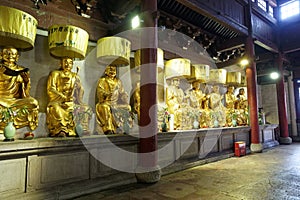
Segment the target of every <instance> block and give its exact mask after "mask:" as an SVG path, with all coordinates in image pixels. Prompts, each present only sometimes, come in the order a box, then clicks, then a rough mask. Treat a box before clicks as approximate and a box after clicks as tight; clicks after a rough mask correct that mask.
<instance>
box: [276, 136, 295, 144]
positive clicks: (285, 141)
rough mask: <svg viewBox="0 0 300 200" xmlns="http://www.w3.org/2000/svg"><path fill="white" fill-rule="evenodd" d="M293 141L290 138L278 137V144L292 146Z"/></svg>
mask: <svg viewBox="0 0 300 200" xmlns="http://www.w3.org/2000/svg"><path fill="white" fill-rule="evenodd" d="M292 142H293V140H292V138H290V137H280V138H279V143H280V144H292Z"/></svg>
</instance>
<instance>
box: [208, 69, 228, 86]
mask: <svg viewBox="0 0 300 200" xmlns="http://www.w3.org/2000/svg"><path fill="white" fill-rule="evenodd" d="M226 74H227V71H226V69H211V70H210V71H209V81H208V82H209V83H219V84H225V83H226Z"/></svg>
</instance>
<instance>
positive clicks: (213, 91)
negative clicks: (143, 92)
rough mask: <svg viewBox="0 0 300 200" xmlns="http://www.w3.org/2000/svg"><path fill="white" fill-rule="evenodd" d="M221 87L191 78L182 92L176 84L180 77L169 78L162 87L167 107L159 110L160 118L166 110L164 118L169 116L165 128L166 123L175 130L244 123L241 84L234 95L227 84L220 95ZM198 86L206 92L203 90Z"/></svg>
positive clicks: (245, 116)
mask: <svg viewBox="0 0 300 200" xmlns="http://www.w3.org/2000/svg"><path fill="white" fill-rule="evenodd" d="M201 85H202V87H201ZM221 87H222V88H224V87H225V86H224V85H221V84H206V83H201V81H199V80H194V81H192V88H191V89H188V90H187V91H185V92H184V91H183V89H181V88H180V79H179V78H172V79H171V85H170V86H169V87H168V88H167V89H166V105H167V108H166V109H165V110H163V112H162V113H160V118H162V120H161V121H163V122H164V121H166V120H165V119H164V117H166V114H167V118H168V119H169V120H168V121H170V118H172V120H171V123H172V124H170V123H169V127H168V128H169V130H170V127H172V128H171V129H175V130H188V129H192V128H213V127H234V126H245V125H247V124H248V101H247V98H246V95H245V89H244V88H243V87H241V88H240V89H239V92H238V94H237V95H235V94H234V90H235V87H234V86H233V85H229V86H227V87H226V88H227V91H226V93H225V94H224V95H222V94H221V93H220V89H221ZM201 88H204V89H203V90H204V91H208V92H203V91H202V89H201ZM166 111H167V112H166ZM170 115H172V117H170Z"/></svg>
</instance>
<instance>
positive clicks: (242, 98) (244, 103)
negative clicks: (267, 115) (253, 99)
mask: <svg viewBox="0 0 300 200" xmlns="http://www.w3.org/2000/svg"><path fill="white" fill-rule="evenodd" d="M237 115H238V116H237V124H238V125H239V126H245V125H248V100H247V98H246V95H245V90H244V88H240V89H239V94H238V95H237Z"/></svg>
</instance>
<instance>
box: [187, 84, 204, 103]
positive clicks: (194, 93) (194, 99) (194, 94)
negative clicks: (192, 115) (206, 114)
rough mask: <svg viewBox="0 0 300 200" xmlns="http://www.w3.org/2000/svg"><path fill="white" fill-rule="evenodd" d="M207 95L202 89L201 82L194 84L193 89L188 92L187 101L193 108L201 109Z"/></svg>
mask: <svg viewBox="0 0 300 200" xmlns="http://www.w3.org/2000/svg"><path fill="white" fill-rule="evenodd" d="M204 97H205V94H204V93H203V92H202V90H201V89H200V81H199V80H196V81H193V82H192V88H191V89H189V90H188V91H186V99H187V100H188V101H189V104H190V106H191V107H192V108H196V109H200V108H201V105H202V101H203V98H204Z"/></svg>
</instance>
